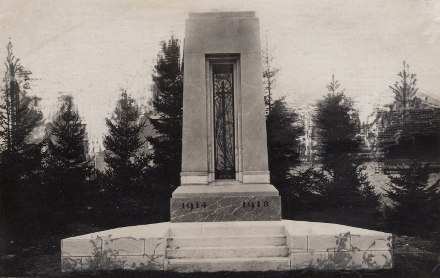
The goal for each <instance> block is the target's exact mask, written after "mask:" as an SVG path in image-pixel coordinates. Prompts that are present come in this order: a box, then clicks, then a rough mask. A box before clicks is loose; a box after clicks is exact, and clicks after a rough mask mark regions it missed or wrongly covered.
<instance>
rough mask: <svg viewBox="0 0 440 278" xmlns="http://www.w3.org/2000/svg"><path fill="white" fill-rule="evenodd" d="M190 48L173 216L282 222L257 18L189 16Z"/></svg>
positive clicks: (182, 219)
mask: <svg viewBox="0 0 440 278" xmlns="http://www.w3.org/2000/svg"><path fill="white" fill-rule="evenodd" d="M184 54H185V57H184V59H185V68H184V88H183V138H182V172H181V186H180V187H179V188H178V189H177V190H176V191H175V192H174V193H173V196H172V197H173V198H172V199H171V221H172V222H212V221H252V220H259V221H263V220H281V201H280V196H279V194H278V191H277V190H276V189H275V188H274V186H273V185H271V184H270V180H269V169H268V158H267V141H266V121H265V107H264V92H263V84H262V59H261V46H260V28H259V23H258V18H256V17H255V14H254V12H223V13H199V14H190V15H189V18H188V19H187V20H186V26H185V47H184Z"/></svg>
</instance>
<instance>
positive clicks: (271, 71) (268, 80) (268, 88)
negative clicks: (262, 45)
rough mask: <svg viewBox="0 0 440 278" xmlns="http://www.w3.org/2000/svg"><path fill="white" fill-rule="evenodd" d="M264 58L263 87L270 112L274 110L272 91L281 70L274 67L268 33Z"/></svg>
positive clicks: (263, 52) (263, 53)
mask: <svg viewBox="0 0 440 278" xmlns="http://www.w3.org/2000/svg"><path fill="white" fill-rule="evenodd" d="M262 56H263V66H264V68H263V85H264V91H265V97H264V100H265V104H266V106H267V109H268V112H270V110H272V105H273V104H272V103H273V95H272V93H273V92H272V89H273V85H274V83H275V81H276V75H277V74H278V72H279V71H280V69H279V68H277V67H274V66H273V65H272V61H273V56H272V55H271V53H270V51H269V42H268V40H267V31H266V49H263V50H262Z"/></svg>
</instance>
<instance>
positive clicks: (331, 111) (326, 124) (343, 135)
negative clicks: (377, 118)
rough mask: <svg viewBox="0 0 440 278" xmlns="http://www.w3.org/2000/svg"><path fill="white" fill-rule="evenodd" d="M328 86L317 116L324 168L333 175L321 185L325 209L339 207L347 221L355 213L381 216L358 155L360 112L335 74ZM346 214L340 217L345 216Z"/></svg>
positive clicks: (319, 103) (315, 119)
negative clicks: (357, 135)
mask: <svg viewBox="0 0 440 278" xmlns="http://www.w3.org/2000/svg"><path fill="white" fill-rule="evenodd" d="M327 88H328V90H329V93H328V94H327V95H326V96H325V97H324V99H323V100H321V101H319V102H318V104H317V112H316V114H315V116H314V122H315V124H316V127H317V134H318V137H319V141H320V145H321V146H320V147H321V153H320V158H321V163H322V169H323V171H324V173H326V174H327V175H328V176H329V179H328V182H326V183H325V185H324V186H322V188H321V189H322V192H321V194H322V196H323V200H324V201H323V202H321V204H320V205H321V208H322V209H324V210H327V211H330V210H332V211H333V212H335V213H336V212H337V209H339V212H340V213H341V214H343V215H346V216H347V221H350V220H351V219H350V218H352V217H353V215H358V216H359V217H361V218H365V217H370V220H372V219H374V217H376V216H377V215H376V213H377V209H378V206H379V200H378V195H377V194H376V193H375V192H374V190H373V187H372V186H371V185H370V184H369V182H368V179H367V176H366V174H364V173H363V169H364V167H362V166H361V162H362V161H361V160H360V159H359V158H358V155H357V154H358V152H359V151H360V145H361V144H360V143H359V142H358V141H357V140H356V139H355V135H356V133H357V129H358V122H359V121H358V119H357V114H356V113H355V111H354V109H353V106H352V103H351V101H350V100H349V99H348V98H347V97H346V96H345V94H344V90H341V89H340V84H339V82H338V81H335V79H334V77H333V79H332V82H331V83H330V84H329V85H328V86H327ZM333 212H332V213H333ZM343 215H339V216H338V217H339V218H340V219H343V217H344V216H343ZM364 220H365V221H367V219H364Z"/></svg>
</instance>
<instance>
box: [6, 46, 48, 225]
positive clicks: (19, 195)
mask: <svg viewBox="0 0 440 278" xmlns="http://www.w3.org/2000/svg"><path fill="white" fill-rule="evenodd" d="M7 52H8V55H7V57H6V63H5V65H6V71H5V76H4V78H3V84H2V87H1V101H0V152H1V153H0V185H1V187H0V190H1V192H0V195H1V200H0V203H1V208H0V211H1V213H2V214H5V215H4V216H5V217H6V218H7V219H8V220H9V221H11V222H9V223H8V226H9V227H13V226H14V225H16V224H17V223H18V222H20V221H23V222H26V223H31V222H33V221H36V220H35V219H36V215H35V213H36V212H37V210H38V209H37V208H38V200H37V199H38V198H37V197H38V196H39V195H38V190H39V174H40V172H39V171H40V164H41V147H42V144H41V143H39V142H31V134H32V132H33V131H34V129H35V128H36V127H37V126H38V124H39V123H40V121H41V119H42V113H41V112H40V111H38V109H37V105H38V99H37V98H36V97H31V96H29V95H28V90H29V89H30V81H31V79H30V75H31V72H30V71H28V70H26V69H25V68H24V67H23V66H22V65H21V63H20V60H19V59H18V58H16V57H15V56H14V54H13V52H12V44H11V43H9V44H8V45H7ZM31 208H32V209H31ZM25 216H27V217H29V219H27V220H25ZM19 230H20V229H19ZM21 230H23V227H22V229H21Z"/></svg>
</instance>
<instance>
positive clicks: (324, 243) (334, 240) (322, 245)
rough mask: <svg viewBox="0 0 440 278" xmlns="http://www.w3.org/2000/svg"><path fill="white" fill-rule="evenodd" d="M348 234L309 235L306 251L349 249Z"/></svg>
mask: <svg viewBox="0 0 440 278" xmlns="http://www.w3.org/2000/svg"><path fill="white" fill-rule="evenodd" d="M350 247H351V246H350V234H349V233H346V234H339V235H309V236H308V251H334V250H341V251H349V250H350Z"/></svg>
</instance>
